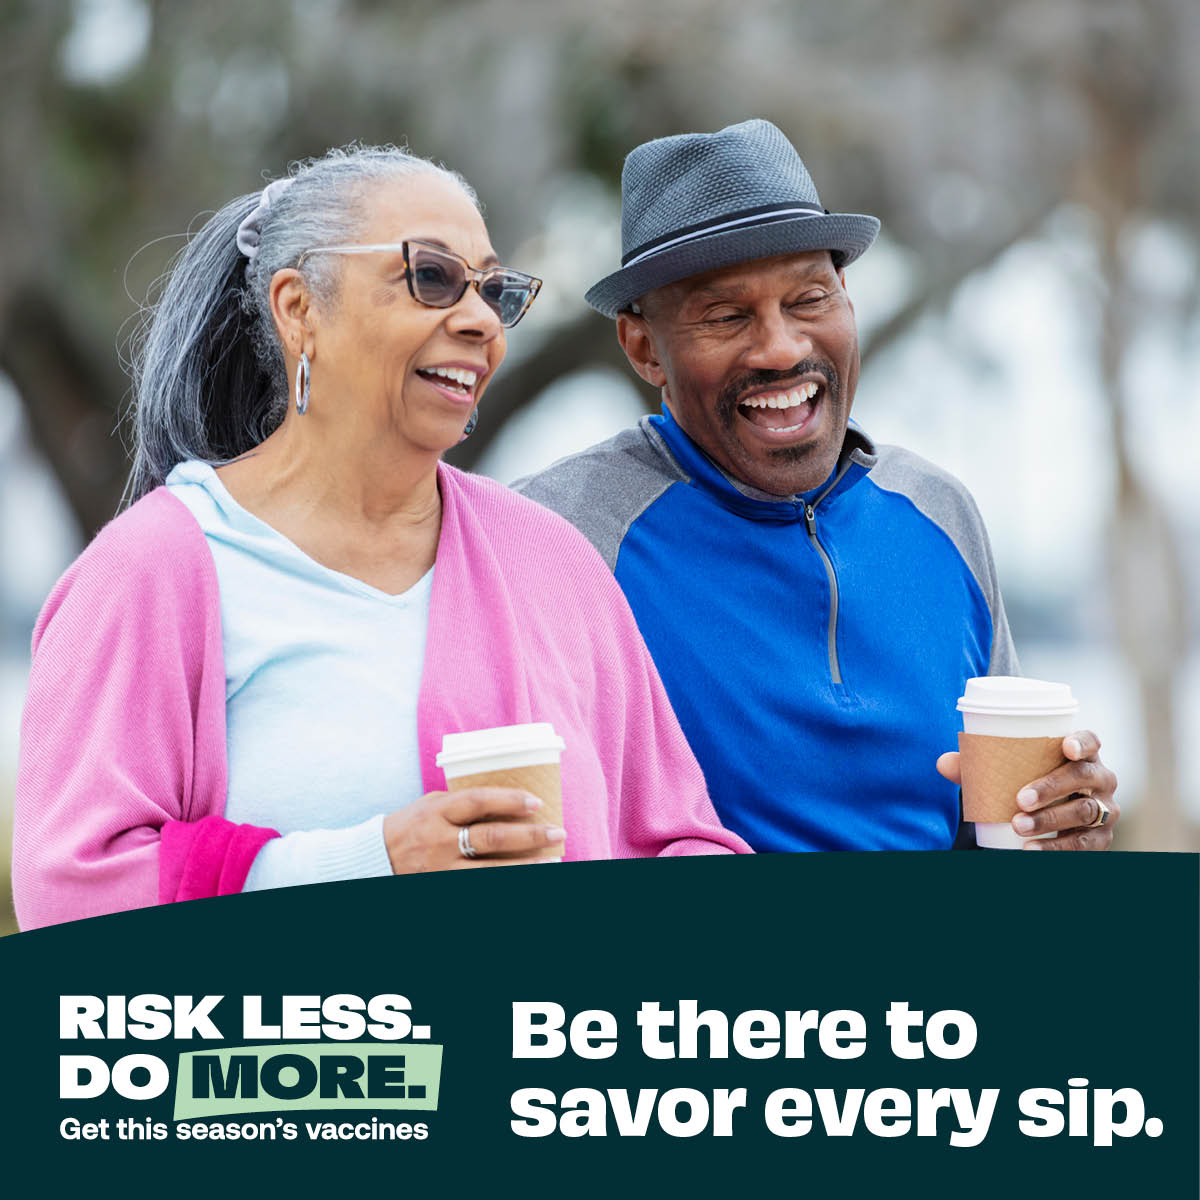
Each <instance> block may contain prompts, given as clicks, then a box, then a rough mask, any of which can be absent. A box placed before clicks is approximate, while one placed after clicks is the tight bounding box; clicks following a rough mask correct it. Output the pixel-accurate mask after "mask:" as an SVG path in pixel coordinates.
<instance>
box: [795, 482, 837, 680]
mask: <svg viewBox="0 0 1200 1200" xmlns="http://www.w3.org/2000/svg"><path fill="white" fill-rule="evenodd" d="M822 498H823V497H821V496H818V497H817V499H818V501H819V500H821V499H822ZM804 524H805V526H806V527H807V529H808V539H809V541H810V542H812V544H813V545H814V546H815V547H816V551H817V553H818V554H819V555H820V556H821V561H822V562H823V563H824V564H825V574H826V576H827V577H828V579H829V634H828V643H829V644H828V649H829V673H830V675H831V676H832V677H833V682H834V683H837V684H840V683H841V682H842V669H841V666H840V665H839V664H838V656H837V619H838V583H837V576H836V575H835V574H834V572H833V562H832V561H831V559H830V557H829V555H828V554H826V552H825V547H824V546H822V545H821V539H820V538H819V537H817V514H816V511H815V510H814V507H813V505H812V504H805V506H804Z"/></svg>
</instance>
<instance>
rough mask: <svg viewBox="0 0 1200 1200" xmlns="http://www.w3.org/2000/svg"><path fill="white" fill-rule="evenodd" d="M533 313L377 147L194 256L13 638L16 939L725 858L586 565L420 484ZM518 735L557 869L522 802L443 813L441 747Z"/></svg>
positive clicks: (526, 280) (643, 671)
mask: <svg viewBox="0 0 1200 1200" xmlns="http://www.w3.org/2000/svg"><path fill="white" fill-rule="evenodd" d="M538 286H539V281H538V280H536V279H534V278H532V277H530V276H528V275H523V274H521V273H519V272H517V271H512V270H509V269H507V268H505V267H502V266H500V265H499V264H498V262H497V259H496V255H495V252H494V251H493V249H492V246H491V244H490V241H489V239H488V234H487V230H486V228H485V227H484V223H483V220H482V218H481V216H480V212H479V209H478V206H477V204H476V201H475V197H474V194H473V193H472V191H471V190H470V188H469V187H468V186H467V184H466V183H465V182H464V181H463V180H462V179H461V178H460V177H459V176H458V175H456V174H453V173H452V172H449V171H447V170H445V169H444V168H441V167H438V166H436V165H434V164H433V163H430V162H427V161H425V160H423V159H419V158H416V157H415V156H412V155H410V154H409V153H407V152H406V151H403V150H397V149H395V148H392V147H385V148H378V149H377V148H365V149H364V148H357V147H355V148H350V149H347V150H341V151H333V152H330V153H329V154H328V155H327V156H326V157H324V158H322V159H319V160H315V161H313V162H311V163H309V164H307V165H305V166H303V167H302V168H300V169H299V170H297V171H296V173H295V174H293V175H292V176H291V177H290V178H287V179H282V180H278V181H276V182H275V183H272V184H271V185H270V186H268V187H267V188H266V190H265V191H264V192H263V193H262V195H261V196H258V195H251V196H243V197H241V198H239V199H237V200H235V201H233V202H232V203H231V204H229V205H227V206H226V207H225V208H224V209H222V210H221V211H220V212H218V213H217V214H216V216H214V217H213V218H212V220H210V221H209V222H208V224H207V225H205V227H204V228H203V229H202V230H201V231H200V233H199V234H197V235H196V236H195V237H194V238H193V239H192V240H191V241H190V243H189V244H188V246H187V247H186V249H185V250H184V251H183V253H182V254H181V256H180V258H179V260H178V262H177V263H176V264H175V266H174V268H173V270H172V272H171V274H170V277H169V280H168V282H167V284H166V287H165V290H164V293H163V295H162V298H161V300H160V302H159V303H158V305H157V308H156V310H155V312H154V314H153V317H152V319H151V321H150V324H149V327H148V330H147V332H146V335H145V337H144V339H143V341H142V343H141V346H140V350H139V354H138V359H137V372H136V380H135V383H136V388H135V399H136V417H135V425H136V437H137V441H136V453H135V462H134V466H133V473H132V477H131V481H130V499H132V500H133V501H136V502H135V503H133V504H132V505H131V506H130V507H128V508H127V510H126V511H125V512H123V513H122V514H121V515H120V516H119V517H118V518H117V519H116V520H114V521H113V522H112V523H111V524H109V525H108V526H107V527H106V528H105V529H104V530H103V531H102V532H101V533H100V534H99V536H98V537H97V538H96V539H95V540H94V541H93V543H92V544H91V545H90V546H89V547H88V548H87V550H86V551H85V552H84V553H83V554H82V555H81V556H80V558H79V559H78V560H77V561H76V562H75V563H74V564H73V565H72V566H71V568H70V569H69V570H68V571H67V573H66V574H65V575H64V576H63V578H62V579H61V580H60V581H59V583H58V585H57V586H56V587H55V589H54V591H53V593H52V594H51V596H50V598H49V600H48V601H47V603H46V606H45V608H44V610H43V611H42V614H41V616H40V617H39V619H38V622H37V626H36V629H35V631H34V643H33V644H34V659H33V671H32V676H31V680H30V687H29V694H28V700H27V704H26V709H25V715H24V721H23V726H22V740H21V762H20V768H19V778H18V785H17V811H16V821H15V829H14V839H13V840H14V870H13V881H14V893H15V899H16V908H17V916H18V919H19V921H20V923H21V925H22V926H23V927H26V928H28V927H31V926H37V925H45V924H49V923H52V922H57V921H64V920H71V919H75V918H79V917H85V916H90V915H93V914H97V913H106V912H113V911H117V910H121V909H128V908H134V907H139V906H142V905H147V904H151V903H154V902H155V901H156V900H157V901H159V902H163V901H170V900H178V899H187V898H193V897H199V896H210V895H217V894H226V893H230V892H237V891H243V890H251V889H259V888H269V887H280V886H286V885H290V884H302V883H312V882H320V881H323V880H333V879H348V878H359V877H366V876H375V875H383V874H388V873H405V872H412V871H428V870H445V869H449V868H466V867H479V866H490V865H496V864H499V863H521V862H529V861H534V860H535V859H537V858H539V857H544V856H545V855H546V854H547V853H553V852H554V849H555V848H557V849H559V851H560V852H561V853H562V854H563V856H564V857H565V858H567V859H589V858H608V857H632V856H642V855H665V854H696V853H720V852H729V851H742V850H744V849H745V846H744V844H743V843H742V842H740V841H739V840H738V839H737V838H736V837H735V836H733V835H732V834H730V833H728V832H726V831H725V830H724V829H723V828H722V827H721V826H720V824H719V823H718V821H717V819H716V816H715V814H714V812H713V809H712V807H711V805H710V803H709V800H708V797H707V794H706V792H705V788H704V783H703V778H702V776H701V774H700V771H699V768H698V767H697V765H696V762H695V760H694V758H693V756H692V754H691V752H690V750H689V749H688V747H687V744H686V742H685V741H684V739H683V736H682V734H681V732H680V730H679V727H678V725H677V723H676V721H675V718H674V715H673V714H672V712H671V709H670V706H669V705H668V703H667V700H666V698H665V696H664V694H663V691H662V688H661V686H660V684H659V680H658V677H657V675H656V673H655V670H654V667H653V665H652V664H651V662H650V659H649V657H648V655H647V653H646V650H645V648H644V646H643V644H642V641H641V638H640V636H639V635H638V633H637V630H636V627H635V625H634V622H633V619H632V617H631V615H630V613H629V610H628V608H627V606H626V604H625V602H624V600H623V599H622V597H621V594H620V591H619V590H618V588H617V586H616V584H615V583H614V581H613V579H612V576H611V573H610V572H609V571H608V570H607V569H606V568H605V566H604V564H603V563H602V562H601V560H600V559H599V557H598V556H597V555H596V554H595V553H594V552H593V551H592V549H591V547H590V546H589V545H588V544H587V543H586V542H585V541H584V539H583V538H582V537H581V536H580V535H579V534H577V533H576V532H575V530H574V529H573V528H572V527H571V526H569V525H568V524H567V523H566V522H565V521H562V520H561V519H559V518H558V517H556V516H554V515H553V514H551V513H550V512H548V511H546V510H544V509H542V508H540V507H538V506H537V505H535V504H533V503H531V502H529V501H527V500H525V499H523V498H522V497H519V496H516V495H515V494H513V493H511V492H509V491H508V490H506V489H505V488H502V487H500V486H499V485H497V484H495V483H492V482H490V481H488V480H485V479H481V478H477V477H472V476H468V475H465V474H463V473H461V472H459V471H456V470H454V469H453V468H451V467H448V466H446V465H445V464H443V463H441V462H440V461H439V460H440V456H441V454H442V453H443V451H445V450H446V449H447V448H449V447H451V446H453V445H454V444H455V443H456V442H457V441H459V440H460V439H461V438H462V437H463V436H464V434H465V433H469V431H470V429H471V427H472V424H473V422H474V413H475V410H476V406H477V405H478V404H479V402H480V400H481V399H482V398H483V394H484V391H485V389H486V388H487V385H488V383H489V382H490V380H491V379H492V377H493V375H494V374H495V372H496V370H497V368H498V367H499V366H500V363H501V361H502V359H503V357H504V351H505V335H506V330H508V329H509V328H511V327H512V326H513V325H515V324H516V323H517V321H519V320H520V318H521V316H522V315H523V314H524V313H525V311H526V310H527V309H528V307H529V305H530V303H531V302H532V301H533V299H534V297H535V295H536V294H537V289H538ZM530 721H548V722H551V723H552V724H553V726H554V728H555V730H556V731H557V732H558V733H559V734H561V735H562V737H563V738H564V739H565V742H566V750H565V752H564V754H563V760H562V774H563V793H564V813H565V815H564V825H565V827H566V829H567V830H568V831H569V836H567V837H566V840H565V842H564V840H563V839H564V830H563V829H562V828H559V827H557V826H552V825H547V824H545V823H544V822H539V821H538V820H537V805H538V801H537V800H536V799H534V798H532V797H530V796H528V795H527V794H525V793H523V792H520V791H516V790H510V789H498V788H476V789H471V790H467V791H463V792H457V793H455V794H453V795H448V794H447V793H445V792H444V791H441V790H439V789H440V788H441V786H442V783H443V781H442V778H441V773H440V771H439V770H438V769H437V768H436V765H435V761H434V760H435V755H436V752H437V750H438V749H439V747H440V744H441V738H442V735H443V734H444V733H447V732H453V731H460V730H469V729H479V728H487V727H492V726H498V725H506V724H515V723H523V722H530ZM531 817H532V819H530V818H531ZM464 831H465V832H464ZM558 843H563V844H562V846H561V847H558V846H557V844H558ZM548 848H550V849H549V850H548Z"/></svg>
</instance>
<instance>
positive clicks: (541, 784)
mask: <svg viewBox="0 0 1200 1200" xmlns="http://www.w3.org/2000/svg"><path fill="white" fill-rule="evenodd" d="M565 745H566V743H565V742H564V741H563V740H562V738H560V737H559V736H558V734H556V733H555V732H554V726H553V725H551V724H549V722H545V721H542V722H536V723H534V724H531V725H501V726H499V727H498V728H496V729H473V730H470V731H469V732H467V733H447V734H444V735H443V737H442V749H441V752H440V753H439V754H438V756H437V759H436V760H435V761H436V762H437V765H438V766H439V767H441V768H442V771H443V773H444V774H445V776H446V790H447V791H451V792H461V791H463V790H464V789H466V788H474V787H508V788H520V789H521V790H522V791H525V792H531V793H532V794H533V795H535V796H537V797H538V798H539V799H540V800H541V802H542V807H541V808H539V809H536V810H535V811H534V812H531V813H530V814H529V815H528V816H527V817H523V818H520V819H521V820H525V821H529V822H531V823H532V822H536V823H537V824H539V825H562V824H563V808H562V773H561V769H560V763H561V760H562V752H563V749H564V747H565ZM556 849H557V846H547V847H545V849H544V850H543V852H542V858H543V860H544V861H546V862H562V859H561V858H560V857H559V856H558V855H557V854H556V853H555V851H556Z"/></svg>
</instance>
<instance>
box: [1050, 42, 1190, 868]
mask: <svg viewBox="0 0 1200 1200" xmlns="http://www.w3.org/2000/svg"><path fill="white" fill-rule="evenodd" d="M1168 29H1169V25H1160V26H1158V27H1157V28H1156V29H1155V30H1154V31H1155V32H1156V33H1158V34H1159V36H1160V37H1161V36H1166V33H1167V30H1168ZM1147 40H1148V41H1149V40H1150V39H1147ZM1164 49H1165V48H1164ZM1096 50H1097V52H1096V53H1094V54H1092V55H1090V56H1088V58H1087V59H1086V62H1085V63H1084V65H1083V66H1082V69H1081V75H1080V90H1081V92H1082V94H1083V96H1084V97H1085V99H1086V101H1087V104H1088V108H1089V110H1090V113H1091V117H1092V125H1093V129H1094V131H1095V134H1096V143H1095V150H1094V152H1093V154H1092V155H1091V156H1090V161H1088V162H1087V163H1086V165H1085V174H1084V179H1083V184H1084V188H1085V192H1086V199H1087V202H1088V204H1089V205H1090V207H1091V208H1092V210H1093V211H1094V212H1095V213H1096V214H1097V216H1098V218H1099V222H1100V264H1101V272H1102V280H1103V298H1102V309H1101V320H1100V347H1099V349H1100V384H1101V394H1102V396H1103V398H1104V401H1105V414H1106V417H1107V420H1108V426H1109V430H1110V433H1111V443H1112V453H1113V460H1114V465H1115V468H1116V485H1117V486H1116V495H1115V497H1114V501H1113V503H1114V507H1113V510H1112V512H1111V513H1110V515H1109V546H1108V570H1109V579H1110V586H1111V594H1112V604H1113V619H1114V622H1115V625H1116V636H1117V642H1118V645H1119V646H1120V648H1121V652H1122V654H1123V656H1124V658H1125V660H1126V662H1127V664H1128V666H1129V669H1130V673H1131V675H1132V676H1133V678H1134V680H1135V686H1136V688H1137V694H1138V701H1139V708H1140V710H1141V724H1142V739H1143V745H1144V752H1145V764H1146V768H1145V779H1144V784H1143V787H1144V791H1143V794H1142V797H1141V806H1140V808H1139V810H1138V812H1137V814H1136V817H1135V819H1134V820H1133V821H1131V822H1130V823H1129V825H1128V826H1127V827H1124V826H1123V827H1122V831H1121V836H1120V842H1119V845H1120V847H1121V848H1122V849H1126V850H1191V849H1196V848H1198V845H1197V842H1198V840H1200V839H1198V838H1197V832H1198V831H1197V830H1196V828H1195V826H1194V825H1192V823H1191V822H1190V821H1189V820H1188V818H1187V816H1186V814H1185V812H1184V810H1183V797H1182V795H1181V791H1180V782H1179V775H1178V749H1179V747H1178V737H1177V732H1176V715H1175V714H1176V712H1177V710H1178V702H1179V686H1178V673H1179V667H1180V665H1181V664H1182V663H1183V662H1184V661H1185V659H1186V655H1187V646H1188V631H1187V623H1188V614H1187V596H1186V591H1185V587H1184V575H1183V567H1182V562H1181V559H1180V553H1179V548H1178V546H1177V545H1176V541H1175V537H1174V533H1173V531H1172V529H1171V526H1170V522H1169V520H1168V517H1167V513H1166V511H1165V509H1164V506H1163V504H1162V502H1161V500H1160V499H1159V498H1158V496H1157V495H1156V494H1155V492H1154V491H1153V489H1152V488H1151V487H1150V486H1148V485H1147V484H1146V483H1145V482H1144V481H1143V480H1142V479H1141V478H1140V477H1139V475H1138V472H1137V469H1136V467H1135V465H1134V462H1133V457H1132V453H1131V446H1130V436H1129V421H1128V415H1129V413H1130V412H1131V411H1136V403H1135V397H1134V396H1133V395H1132V394H1131V391H1132V388H1131V386H1130V383H1129V377H1130V371H1129V369H1128V368H1129V363H1128V360H1127V347H1128V346H1129V343H1130V341H1131V338H1132V335H1133V333H1134V331H1135V329H1136V327H1137V319H1138V316H1139V313H1138V312H1137V306H1136V297H1135V294H1134V291H1135V289H1134V283H1133V280H1132V278H1131V267H1132V263H1131V256H1130V253H1129V246H1128V244H1127V240H1128V235H1129V233H1130V231H1131V229H1132V227H1133V223H1134V220H1135V219H1136V217H1137V215H1138V213H1139V211H1141V210H1142V205H1143V203H1144V201H1145V197H1144V196H1143V195H1142V194H1141V180H1142V178H1143V172H1144V171H1145V169H1146V164H1145V161H1144V156H1145V148H1146V146H1147V145H1148V144H1149V143H1150V142H1151V141H1152V139H1153V135H1154V132H1155V131H1156V130H1157V129H1158V128H1159V126H1160V123H1161V120H1162V117H1163V113H1164V109H1165V107H1166V106H1167V105H1168V104H1169V97H1168V95H1167V94H1166V92H1165V91H1164V89H1163V87H1162V84H1161V79H1162V77H1161V76H1160V74H1159V73H1158V72H1156V71H1154V70H1148V71H1147V70H1145V69H1139V68H1144V66H1145V64H1143V63H1140V62H1138V61H1134V62H1133V63H1130V61H1129V58H1128V47H1127V46H1122V45H1120V44H1119V43H1113V42H1106V41H1101V42H1099V43H1098V44H1097V46H1096ZM1143 53H1146V50H1145V49H1143ZM1153 57H1154V60H1155V61H1158V59H1157V56H1153ZM1067 536H1069V534H1068V535H1067Z"/></svg>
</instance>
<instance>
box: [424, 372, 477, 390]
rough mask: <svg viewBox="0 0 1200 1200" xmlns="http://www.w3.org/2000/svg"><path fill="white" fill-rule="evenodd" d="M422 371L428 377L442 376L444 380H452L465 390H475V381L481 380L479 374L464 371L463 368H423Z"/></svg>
mask: <svg viewBox="0 0 1200 1200" xmlns="http://www.w3.org/2000/svg"><path fill="white" fill-rule="evenodd" d="M422 370H423V371H424V372H425V374H426V375H440V376H441V377H442V378H443V379H450V380H452V381H453V382H454V383H457V384H461V385H462V386H463V387H465V388H473V387H474V386H475V381H476V380H477V379H478V378H479V374H478V372H476V371H468V370H464V369H463V368H461V367H423V368H422Z"/></svg>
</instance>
